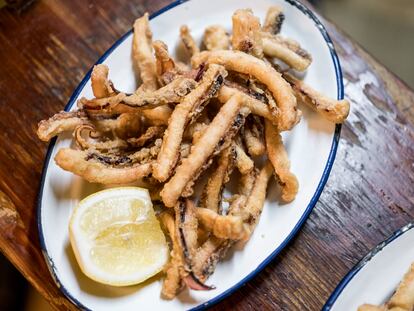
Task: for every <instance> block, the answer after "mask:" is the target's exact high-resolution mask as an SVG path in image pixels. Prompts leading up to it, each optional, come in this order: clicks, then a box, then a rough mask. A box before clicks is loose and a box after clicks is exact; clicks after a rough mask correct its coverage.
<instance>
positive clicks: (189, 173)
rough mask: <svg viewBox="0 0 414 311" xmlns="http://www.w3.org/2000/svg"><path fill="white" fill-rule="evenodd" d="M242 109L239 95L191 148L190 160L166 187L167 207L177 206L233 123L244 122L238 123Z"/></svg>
mask: <svg viewBox="0 0 414 311" xmlns="http://www.w3.org/2000/svg"><path fill="white" fill-rule="evenodd" d="M241 109H242V100H241V98H240V97H239V96H237V95H236V96H233V97H232V98H231V99H230V100H229V101H228V102H227V103H226V104H224V105H223V106H222V107H221V109H220V111H219V113H218V114H217V115H216V117H215V118H214V119H213V121H212V122H211V123H210V125H209V126H208V128H207V129H206V130H205V132H204V134H203V136H202V137H201V138H200V139H199V141H198V142H197V143H196V144H195V145H194V146H193V147H192V148H191V152H190V155H189V156H188V158H186V159H184V160H183V161H182V163H181V165H180V166H178V167H177V169H176V172H175V175H173V176H172V177H171V179H170V180H169V181H168V182H167V183H166V184H165V185H164V188H163V189H162V191H161V197H162V199H163V202H164V204H165V205H166V206H167V207H173V206H174V205H175V204H176V202H177V200H178V198H179V197H180V196H181V193H182V192H183V190H184V188H185V187H186V185H187V184H188V183H189V182H191V181H192V180H193V178H194V176H198V173H199V170H200V169H202V167H203V165H204V164H205V163H206V161H207V160H209V159H210V157H211V155H212V154H213V153H214V151H215V150H216V149H217V146H218V145H220V142H223V141H224V137H225V136H226V134H227V133H228V131H229V129H231V127H232V125H233V123H234V122H242V121H243V120H240V121H238V119H239V118H238V116H239V115H240V114H241Z"/></svg>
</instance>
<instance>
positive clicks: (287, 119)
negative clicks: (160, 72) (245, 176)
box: [192, 51, 300, 131]
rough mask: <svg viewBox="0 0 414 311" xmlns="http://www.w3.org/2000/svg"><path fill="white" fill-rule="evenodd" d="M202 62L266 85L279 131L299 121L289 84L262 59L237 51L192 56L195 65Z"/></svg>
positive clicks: (294, 99) (288, 128) (289, 127)
mask: <svg viewBox="0 0 414 311" xmlns="http://www.w3.org/2000/svg"><path fill="white" fill-rule="evenodd" d="M203 62H204V63H213V64H219V65H223V66H224V67H226V69H227V70H232V71H236V72H239V73H243V74H247V75H251V76H253V77H255V78H256V79H257V80H258V81H260V82H261V83H263V84H264V85H266V86H267V88H268V89H269V91H270V92H271V93H272V95H273V97H274V98H275V100H276V103H277V105H278V108H279V109H280V114H278V128H279V130H280V131H286V130H290V129H292V128H293V126H295V125H296V124H297V123H298V122H299V118H300V114H298V109H297V107H296V98H295V96H294V94H293V91H292V88H291V86H290V85H289V83H287V82H286V81H285V80H284V79H283V78H282V76H281V74H280V73H278V72H277V71H276V70H275V69H274V68H272V67H271V66H269V65H267V64H266V63H265V62H264V61H263V60H260V59H258V58H256V57H254V56H251V55H248V54H246V53H243V52H239V51H213V52H209V51H203V52H200V53H198V54H197V55H195V56H193V58H192V64H193V66H195V67H196V66H198V65H200V64H201V63H203Z"/></svg>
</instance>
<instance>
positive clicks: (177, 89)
mask: <svg viewBox="0 0 414 311" xmlns="http://www.w3.org/2000/svg"><path fill="white" fill-rule="evenodd" d="M196 85H197V83H196V82H195V81H194V80H193V79H189V78H184V77H178V78H176V79H174V80H173V81H172V82H171V83H169V84H167V85H165V86H164V87H162V88H160V89H158V90H156V91H141V92H137V93H135V94H132V95H130V96H126V97H125V98H123V99H122V101H123V102H124V103H125V104H126V105H128V106H131V107H139V108H141V109H151V108H155V107H157V106H161V105H166V104H170V103H179V102H180V101H181V99H182V98H183V97H184V96H185V95H187V94H188V93H190V92H191V90H193V89H194V88H195V87H196Z"/></svg>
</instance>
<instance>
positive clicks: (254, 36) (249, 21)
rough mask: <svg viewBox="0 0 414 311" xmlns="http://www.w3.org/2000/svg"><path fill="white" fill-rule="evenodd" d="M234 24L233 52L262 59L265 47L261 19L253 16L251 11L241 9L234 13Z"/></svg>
mask: <svg viewBox="0 0 414 311" xmlns="http://www.w3.org/2000/svg"><path fill="white" fill-rule="evenodd" d="M232 22H233V34H232V37H231V43H232V46H233V50H238V51H242V52H245V53H248V54H252V55H253V56H256V57H259V58H262V57H263V46H262V37H261V34H260V30H261V26H260V20H259V18H258V17H256V16H254V15H253V11H252V10H251V9H240V10H236V11H235V12H234V13H233V16H232Z"/></svg>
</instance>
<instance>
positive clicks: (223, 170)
mask: <svg viewBox="0 0 414 311" xmlns="http://www.w3.org/2000/svg"><path fill="white" fill-rule="evenodd" d="M235 159H236V150H235V144H231V145H230V146H229V147H228V148H226V149H224V150H223V151H222V152H221V153H220V155H219V156H218V158H217V167H216V169H215V171H214V172H213V173H212V174H211V175H210V177H209V178H208V181H207V184H206V185H205V187H204V190H203V193H202V195H201V205H202V206H203V207H204V208H206V209H209V210H212V211H214V212H216V213H217V212H221V198H222V193H223V189H224V185H225V184H226V183H227V182H228V181H229V178H230V175H231V173H232V171H233V168H234V163H235Z"/></svg>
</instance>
